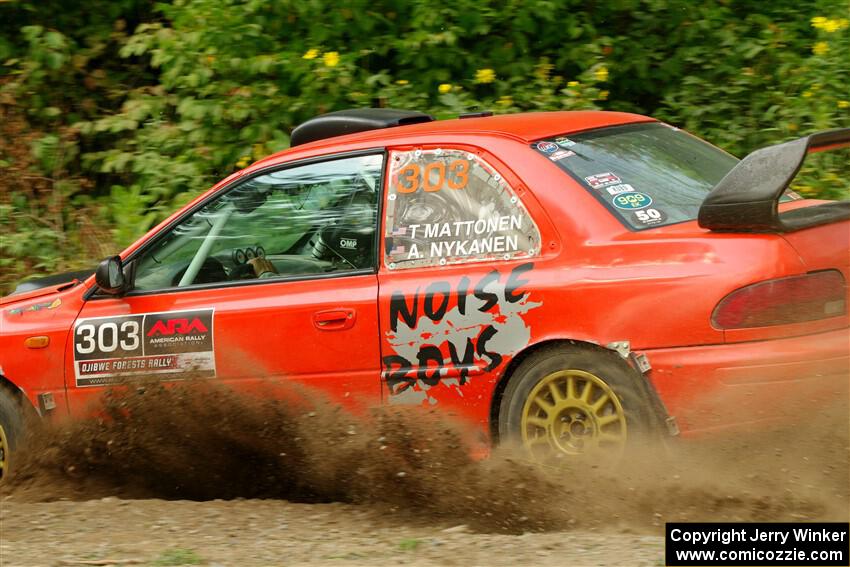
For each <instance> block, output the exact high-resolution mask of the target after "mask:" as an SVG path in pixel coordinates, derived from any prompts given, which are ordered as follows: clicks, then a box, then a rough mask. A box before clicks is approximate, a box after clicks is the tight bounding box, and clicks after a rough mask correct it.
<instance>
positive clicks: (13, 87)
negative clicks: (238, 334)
mask: <svg viewBox="0 0 850 567" xmlns="http://www.w3.org/2000/svg"><path fill="white" fill-rule="evenodd" d="M848 8H850V4H848V2H847V0H841V2H839V3H838V4H836V3H835V2H834V0H816V1H814V2H809V3H804V2H797V1H792V0H774V1H773V2H770V3H765V2H761V1H757V0H739V1H736V2H729V1H728V0H707V1H705V2H695V1H693V0H613V1H610V2H605V3H596V4H592V5H589V4H587V2H579V1H578V0H524V1H520V0H506V1H500V2H496V1H495V0H453V1H452V2H425V1H423V0H411V1H408V2H397V1H388V0H368V1H367V0H353V1H352V2H348V3H343V4H340V3H329V2H324V1H320V0H316V1H310V2H303V1H296V0H279V1H275V2H269V1H268V0H172V1H170V2H161V3H154V2H153V1H152V0H85V1H81V2H78V3H76V4H73V5H71V4H68V3H67V2H63V1H62V0H11V1H7V2H0V18H2V19H3V21H4V27H3V30H2V31H0V61H2V67H0V110H3V116H0V118H4V119H3V120H2V121H0V129H2V131H0V167H2V168H3V169H2V175H0V213H2V215H0V230H2V231H3V232H2V234H0V248H2V251H0V288H3V287H6V286H8V285H9V284H10V283H12V282H13V281H14V280H16V279H18V278H19V277H21V276H22V275H30V274H33V273H39V272H45V271H46V272H50V271H55V270H57V269H62V268H70V267H77V266H79V265H80V264H90V263H92V262H93V261H94V260H95V257H94V256H96V255H100V254H107V253H109V252H114V251H115V250H118V249H120V248H121V247H122V246H124V245H126V244H129V243H130V242H132V241H133V240H134V239H135V238H137V237H138V236H140V235H141V234H142V233H143V232H144V231H145V230H147V229H149V228H150V227H152V226H153V225H154V224H155V223H156V222H157V221H159V220H161V219H162V218H164V216H165V215H167V214H168V213H170V212H171V211H173V210H174V209H175V208H176V207H177V206H179V205H181V204H183V203H185V202H186V201H187V200H188V199H189V198H190V197H191V196H193V195H196V194H197V193H198V192H199V191H202V190H204V189H206V188H207V187H209V186H210V185H212V184H213V183H214V182H216V181H217V180H219V179H221V178H222V177H224V176H226V175H227V174H229V173H231V172H233V171H235V170H236V169H238V168H241V167H244V166H246V165H248V164H249V163H250V162H252V161H254V160H256V159H259V158H261V157H263V156H265V155H268V154H270V153H272V152H275V151H278V150H280V149H283V148H285V147H287V146H288V143H289V132H290V131H291V129H292V128H293V127H294V126H295V125H297V124H298V123H300V122H302V121H304V120H305V119H307V118H309V117H311V116H315V115H317V114H320V113H323V112H329V111H333V110H339V109H342V108H350V107H363V106H390V107H399V108H412V109H419V110H423V111H427V112H431V113H433V114H435V115H437V116H438V117H443V118H445V117H451V116H455V115H457V114H458V113H460V112H466V111H471V110H476V109H493V110H495V111H496V112H518V111H525V110H553V109H582V108H601V109H609V110H624V111H636V112H642V113H646V114H650V115H654V116H657V117H659V118H661V119H664V120H666V121H668V122H670V123H673V124H676V125H678V126H681V127H683V128H686V129H687V130H689V131H691V132H693V133H695V134H697V135H700V136H702V137H704V138H706V139H708V140H709V141H712V142H714V143H716V144H718V145H720V146H721V147H723V148H725V149H727V150H728V151H730V152H732V153H734V154H737V155H743V154H745V153H747V152H749V151H751V150H753V149H755V148H757V147H759V146H762V145H765V144H768V143H773V142H776V141H781V140H784V139H789V138H793V137H796V136H799V135H803V134H805V133H809V132H813V131H816V130H822V129H826V128H832V127H838V126H845V127H846V126H850V95H848V91H847V88H846V85H847V84H848V81H850V76H848V75H850V66H848V65H847V61H850V27H848V25H847V17H848V13H850V9H848ZM9 117H10V119H8V120H7V119H6V118H9ZM843 163H846V155H840V154H839V155H836V154H827V155H823V156H818V159H817V160H812V164H811V165H808V166H807V168H806V169H805V170H804V172H803V174H802V178H801V180H800V182H799V184H798V185H797V189H798V190H799V191H800V192H802V193H803V194H805V195H807V196H813V197H826V198H848V197H850V183H848V181H847V179H848V178H847V171H846V167H845V169H844V170H842V169H841V167H843ZM34 179H37V180H39V181H35V182H34V181H33V180H34ZM57 207H58V208H57ZM104 231H105V232H104ZM85 235H88V236H85ZM22 243H30V244H35V245H37V246H38V248H37V250H38V252H37V253H35V255H34V254H33V252H32V249H33V248H32V246H24V245H23V244H22Z"/></svg>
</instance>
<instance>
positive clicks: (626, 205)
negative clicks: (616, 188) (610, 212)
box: [612, 192, 652, 211]
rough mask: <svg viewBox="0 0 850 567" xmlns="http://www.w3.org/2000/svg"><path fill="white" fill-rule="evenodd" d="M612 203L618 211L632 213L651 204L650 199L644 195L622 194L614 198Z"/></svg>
mask: <svg viewBox="0 0 850 567" xmlns="http://www.w3.org/2000/svg"><path fill="white" fill-rule="evenodd" d="M612 202H613V203H614V206H615V207H617V208H618V209H623V210H626V211H633V210H635V209H643V208H645V207H648V206H650V205H651V204H652V197H650V196H649V195H647V194H646V193H637V192H634V193H623V194H622V195H617V196H616V197H614V200H613V201H612Z"/></svg>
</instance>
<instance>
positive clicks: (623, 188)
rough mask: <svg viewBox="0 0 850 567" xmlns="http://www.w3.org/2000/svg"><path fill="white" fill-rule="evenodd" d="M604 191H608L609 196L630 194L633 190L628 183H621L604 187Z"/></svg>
mask: <svg viewBox="0 0 850 567" xmlns="http://www.w3.org/2000/svg"><path fill="white" fill-rule="evenodd" d="M605 190H606V191H608V194H609V195H619V194H620V193H631V192H632V191H634V190H635V188H634V187H632V186H631V185H629V184H628V183H621V184H620V185H612V186H610V187H606V188H605Z"/></svg>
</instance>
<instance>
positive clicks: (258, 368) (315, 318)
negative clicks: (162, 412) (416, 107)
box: [66, 153, 384, 412]
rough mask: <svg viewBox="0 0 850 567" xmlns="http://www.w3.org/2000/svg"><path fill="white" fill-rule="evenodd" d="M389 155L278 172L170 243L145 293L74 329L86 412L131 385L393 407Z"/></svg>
mask: <svg viewBox="0 0 850 567" xmlns="http://www.w3.org/2000/svg"><path fill="white" fill-rule="evenodd" d="M383 161H384V156H383V153H371V154H365V155H357V156H353V157H351V156H349V157H342V158H339V159H333V160H328V161H323V162H319V163H309V164H305V165H301V166H294V167H293V166H290V167H286V168H285V169H278V170H265V171H263V172H260V173H259V174H255V175H253V176H250V177H249V178H247V179H240V180H239V181H237V182H236V183H235V184H234V185H233V186H231V187H229V188H227V189H225V190H224V191H223V192H221V193H219V194H218V195H217V196H215V197H214V198H212V199H211V200H209V201H207V202H206V203H203V204H202V205H201V206H199V207H198V208H196V210H194V211H193V212H191V214H189V215H186V216H184V217H183V218H182V219H181V220H179V221H178V222H177V223H176V224H174V225H173V226H171V227H168V228H166V229H164V230H163V234H162V235H160V236H158V237H156V238H155V239H154V240H152V241H151V243H150V244H148V245H146V246H145V247H144V248H143V249H141V250H140V251H139V252H138V253H137V254H135V255H134V256H133V257H132V258H129V259H128V261H129V262H131V263H132V264H133V265H134V266H135V289H134V291H132V292H130V293H129V294H127V295H126V296H124V297H117V298H116V297H109V296H94V297H91V298H89V300H88V301H87V302H86V304H85V305H84V307H83V309H82V311H81V312H80V315H79V317H78V320H77V321H76V323H75V325H74V330H73V340H72V341H70V342H69V345H68V352H67V358H66V360H67V362H66V388H67V391H68V393H69V403H70V405H71V409H72V411H74V412H79V411H83V410H84V406H85V405H86V403H87V402H89V401H90V400H91V399H92V398H93V397H95V396H97V395H98V394H99V393H100V392H101V391H102V390H103V389H104V388H105V387H107V386H109V385H111V384H114V383H116V382H120V381H122V380H124V379H126V378H127V377H133V378H137V377H139V376H148V377H156V378H159V379H161V380H165V381H171V380H176V379H181V378H185V377H186V376H189V375H192V376H196V377H202V378H213V377H214V378H217V379H219V380H221V381H224V382H226V383H228V384H230V385H233V386H235V387H237V388H240V389H243V390H250V389H256V388H257V387H260V386H262V384H264V383H267V382H272V383H279V382H282V381H286V382H289V383H298V384H302V385H307V386H310V387H312V388H315V389H318V390H320V391H321V392H323V393H324V394H327V395H330V396H331V397H332V398H334V399H336V400H338V401H340V402H341V403H345V404H348V405H359V404H373V403H377V402H379V401H380V397H381V389H380V378H379V377H380V352H379V343H378V317H377V305H376V303H377V292H378V287H377V276H376V266H377V259H376V256H377V242H376V234H377V232H376V230H377V223H378V218H377V209H378V202H379V195H380V189H381V177H382V167H383Z"/></svg>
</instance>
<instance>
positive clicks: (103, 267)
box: [94, 256, 125, 295]
mask: <svg viewBox="0 0 850 567" xmlns="http://www.w3.org/2000/svg"><path fill="white" fill-rule="evenodd" d="M94 281H95V282H97V287H99V288H100V289H101V291H103V292H104V293H108V294H109V295H118V294H120V293H122V292H123V291H124V283H125V282H124V267H123V266H122V265H121V256H111V257H109V258H107V259H105V260H104V261H102V262H101V263H100V264H99V265H98V266H97V270H95V272H94Z"/></svg>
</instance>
